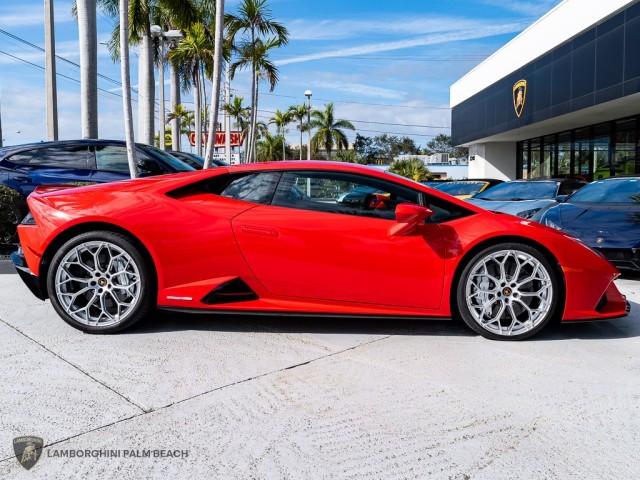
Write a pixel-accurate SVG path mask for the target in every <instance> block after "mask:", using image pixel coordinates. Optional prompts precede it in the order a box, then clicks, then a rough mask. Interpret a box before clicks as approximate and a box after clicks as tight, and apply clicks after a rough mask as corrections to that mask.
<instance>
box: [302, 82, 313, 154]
mask: <svg viewBox="0 0 640 480" xmlns="http://www.w3.org/2000/svg"><path fill="white" fill-rule="evenodd" d="M304 95H305V97H307V103H308V105H307V160H311V95H313V93H312V92H311V90H306V91H305V92H304ZM300 148H302V146H301V147H300Z"/></svg>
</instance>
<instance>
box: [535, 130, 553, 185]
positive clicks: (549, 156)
mask: <svg viewBox="0 0 640 480" xmlns="http://www.w3.org/2000/svg"><path fill="white" fill-rule="evenodd" d="M543 145H544V149H543V154H542V165H541V168H540V174H541V177H539V178H551V172H552V171H555V169H554V168H552V166H553V165H555V162H556V148H557V145H556V137H555V135H549V136H546V137H544V141H543Z"/></svg>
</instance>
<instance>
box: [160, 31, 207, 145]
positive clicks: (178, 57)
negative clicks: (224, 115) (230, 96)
mask: <svg viewBox="0 0 640 480" xmlns="http://www.w3.org/2000/svg"><path fill="white" fill-rule="evenodd" d="M211 47H212V45H211V41H210V38H209V36H208V35H207V30H206V28H205V26H204V25H203V24H202V23H195V24H193V25H192V26H191V27H189V28H187V29H186V30H185V36H184V38H183V39H182V40H180V42H179V43H178V46H177V47H176V48H174V49H173V50H171V51H170V52H169V59H170V60H172V61H176V62H178V64H180V65H181V77H182V82H183V85H184V87H186V88H188V87H189V86H191V85H193V103H194V110H195V117H196V118H195V124H196V125H195V133H196V154H198V155H202V106H201V105H202V85H203V83H204V77H205V72H206V71H209V72H210V71H211V69H212V64H211V60H212V59H213V52H212V48H211Z"/></svg>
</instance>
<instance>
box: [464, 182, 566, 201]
mask: <svg viewBox="0 0 640 480" xmlns="http://www.w3.org/2000/svg"><path fill="white" fill-rule="evenodd" d="M557 191H558V184H557V183H556V182H553V181H550V182H505V183H501V184H500V185H496V186H495V187H491V188H490V189H489V190H485V191H484V192H481V193H479V194H477V195H476V196H475V197H473V198H481V199H483V200H503V201H511V200H536V199H540V198H554V197H555V196H556V195H557Z"/></svg>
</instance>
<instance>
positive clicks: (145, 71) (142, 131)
mask: <svg viewBox="0 0 640 480" xmlns="http://www.w3.org/2000/svg"><path fill="white" fill-rule="evenodd" d="M155 97H156V94H155V79H154V75H153V40H152V38H151V26H150V24H149V20H147V22H146V25H145V27H144V33H143V36H142V42H140V56H139V58H138V140H139V141H140V142H142V143H146V144H148V145H153V143H154V141H153V133H154V132H153V124H154V116H155V115H154V113H155Z"/></svg>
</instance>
